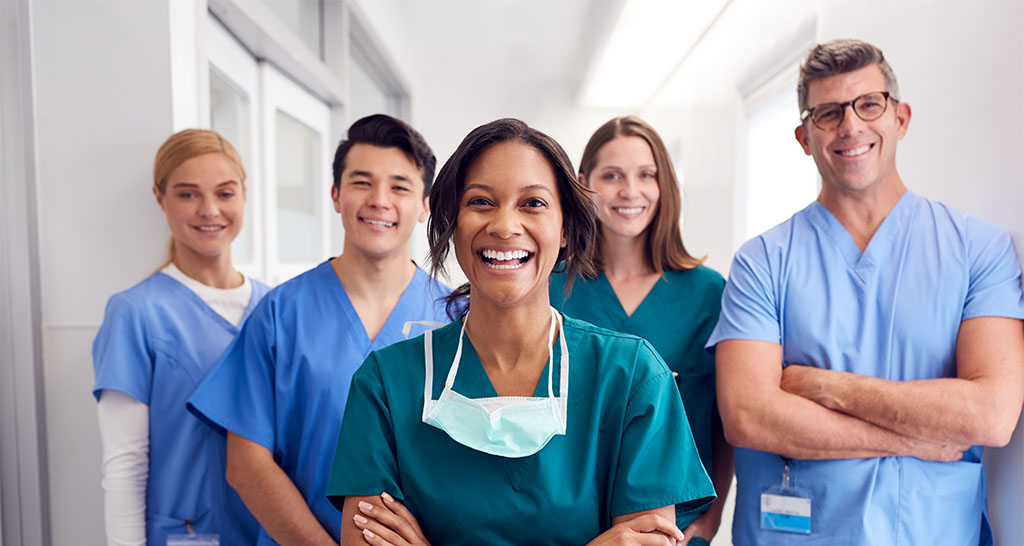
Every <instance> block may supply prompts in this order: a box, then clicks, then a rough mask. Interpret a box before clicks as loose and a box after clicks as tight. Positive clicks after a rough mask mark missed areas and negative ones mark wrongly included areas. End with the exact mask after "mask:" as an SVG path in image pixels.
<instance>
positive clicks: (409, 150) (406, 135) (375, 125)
mask: <svg viewBox="0 0 1024 546" xmlns="http://www.w3.org/2000/svg"><path fill="white" fill-rule="evenodd" d="M355 144H369V145H371V146H378V147H381V148H398V149H399V150H402V151H403V152H405V154H406V155H408V156H409V158H410V159H412V160H413V162H414V163H416V167H417V168H419V169H420V170H421V171H422V172H423V195H424V197H425V196H427V195H429V194H430V188H431V183H432V182H433V181H434V168H435V167H436V166H437V159H436V158H435V157H434V152H433V151H432V150H431V149H430V146H428V145H427V141H426V140H424V139H423V135H421V134H420V133H419V132H418V131H416V129H413V128H412V127H410V126H409V124H407V123H406V122H404V121H402V120H400V119H395V118H393V117H391V116H387V115H384V114H373V115H371V116H366V117H365V118H362V119H360V120H358V121H356V122H355V123H353V124H352V126H351V127H349V128H348V136H347V137H346V138H345V139H344V140H342V141H341V142H340V143H338V149H337V150H335V152H334V163H333V165H332V166H331V170H332V171H333V175H334V177H333V179H332V180H333V181H332V184H333V185H334V187H335V188H338V186H339V184H341V174H342V173H343V172H344V171H345V156H347V155H348V151H349V150H350V149H351V148H352V146H353V145H355Z"/></svg>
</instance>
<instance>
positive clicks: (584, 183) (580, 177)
mask: <svg viewBox="0 0 1024 546" xmlns="http://www.w3.org/2000/svg"><path fill="white" fill-rule="evenodd" d="M576 177H577V179H578V180H579V181H580V184H581V185H582V186H583V187H584V188H589V187H590V184H587V177H586V176H584V175H583V173H579V174H578V175H576Z"/></svg>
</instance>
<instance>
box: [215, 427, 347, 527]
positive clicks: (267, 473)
mask: <svg viewBox="0 0 1024 546" xmlns="http://www.w3.org/2000/svg"><path fill="white" fill-rule="evenodd" d="M227 459H228V472H227V479H228V482H229V483H230V484H231V486H232V487H234V488H235V490H236V491H238V495H239V496H240V497H242V501H244V502H245V506H246V507H247V508H248V509H249V511H250V512H252V514H253V515H254V516H255V517H256V519H257V520H259V522H260V525H262V526H263V528H264V529H265V530H266V531H267V533H268V534H269V535H270V537H271V538H273V539H274V540H275V541H276V542H277V543H278V544H281V545H282V546H289V545H302V546H306V545H313V546H331V545H334V546H336V543H335V542H334V539H333V538H331V535H330V534H329V533H328V532H327V531H326V530H325V529H324V528H323V526H322V525H320V522H319V520H317V519H316V516H314V515H313V512H312V511H311V510H310V509H309V506H308V505H307V504H306V500H305V499H304V498H303V497H302V494H301V493H300V492H299V490H298V488H296V487H295V484H294V483H292V481H291V479H289V478H288V475H287V474H285V473H284V471H283V470H281V467H280V466H278V465H277V463H276V462H275V461H274V459H273V457H272V456H271V454H270V452H269V451H268V450H267V449H266V448H264V447H263V446H260V445H258V444H255V443H253V442H250V441H249V440H246V439H245V438H242V437H241V436H238V435H236V434H233V433H230V432H229V433H228V450H227Z"/></svg>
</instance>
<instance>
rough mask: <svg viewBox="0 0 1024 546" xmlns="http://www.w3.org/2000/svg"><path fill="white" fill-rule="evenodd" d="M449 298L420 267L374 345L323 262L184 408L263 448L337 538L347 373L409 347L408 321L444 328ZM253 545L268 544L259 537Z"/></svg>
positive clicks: (280, 292)
mask: <svg viewBox="0 0 1024 546" xmlns="http://www.w3.org/2000/svg"><path fill="white" fill-rule="evenodd" d="M448 293H449V290H448V289H447V288H446V287H445V286H444V285H442V284H440V283H438V282H437V281H435V280H434V279H433V278H431V277H430V276H429V275H427V274H426V273H425V272H424V271H423V270H421V269H419V268H417V269H416V274H415V275H414V276H413V279H412V282H410V283H409V286H408V287H406V289H405V292H404V293H403V294H402V296H401V298H400V299H399V300H398V304H397V305H395V308H394V310H393V311H392V312H391V315H390V316H389V317H388V319H387V321H386V322H385V323H384V326H383V327H382V328H381V330H380V333H378V334H377V337H376V338H375V339H374V340H373V341H372V342H371V341H370V339H369V337H368V336H367V334H366V329H365V328H363V323H362V321H360V320H359V316H358V314H357V313H356V310H355V308H354V307H353V306H352V303H351V301H350V300H349V298H348V295H347V294H346V293H345V289H344V287H343V286H342V284H341V281H339V280H338V276H337V275H336V274H335V273H334V269H333V268H332V267H331V263H330V261H325V262H324V263H322V264H320V265H319V266H317V267H316V268H314V269H312V270H310V271H307V272H305V273H303V274H301V275H299V276H298V277H295V278H294V279H291V280H289V281H288V282H286V283H284V284H282V285H281V286H278V287H277V288H275V289H274V290H272V291H271V292H270V293H269V294H267V296H266V298H264V299H263V302H262V303H261V304H260V305H259V306H258V307H257V308H256V310H255V311H254V312H253V314H252V317H250V319H249V321H248V322H247V323H246V325H245V327H244V328H243V329H242V333H241V334H240V335H239V336H238V340H237V341H236V342H235V343H234V345H232V346H231V348H230V349H229V350H228V352H227V353H226V354H225V356H224V359H223V360H222V361H221V363H220V364H219V365H218V366H217V367H216V368H215V369H214V371H213V372H212V373H211V374H210V376H209V377H208V378H207V380H206V381H205V382H204V383H203V384H202V385H201V386H200V387H199V389H198V390H196V393H195V394H194V395H193V396H192V398H191V399H190V400H189V404H190V406H191V407H192V409H194V410H195V411H197V412H199V413H200V414H202V415H203V416H204V417H205V418H207V419H209V420H210V421H211V422H212V423H214V424H216V425H217V426H218V427H220V428H222V429H227V430H230V431H231V432H233V433H235V434H238V435H239V436H242V437H244V438H246V439H247V440H250V441H252V442H255V443H257V444H259V445H261V446H263V447H265V448H267V450H269V451H270V452H271V453H272V454H273V455H274V460H275V462H277V464H278V465H279V466H280V467H281V469H282V470H283V471H284V472H285V474H287V475H288V477H289V478H290V479H291V480H292V482H293V483H294V484H295V486H296V487H297V488H298V489H299V491H300V492H301V493H302V496H303V497H304V498H305V499H306V502H307V504H308V505H309V507H310V509H311V510H312V512H313V514H314V515H315V516H316V518H317V519H318V520H319V521H320V524H321V525H323V527H324V529H325V530H327V531H328V532H329V533H330V534H331V536H333V537H334V540H338V539H339V536H338V535H339V532H340V529H341V513H340V512H338V511H337V510H335V509H334V507H333V506H331V504H330V502H328V501H327V497H326V496H325V489H326V486H327V477H328V475H329V473H330V468H331V460H332V457H333V455H334V447H335V445H336V443H337V439H338V436H337V434H338V427H339V426H340V424H341V416H342V414H343V412H344V411H345V400H346V398H348V392H349V384H350V381H351V379H352V373H353V372H354V371H355V370H356V368H358V367H359V364H361V363H362V362H363V360H364V359H365V358H366V355H368V354H369V353H370V351H373V350H377V349H380V348H383V347H386V346H388V345H390V344H391V343H394V342H396V341H398V340H402V339H405V338H404V336H403V335H402V327H403V326H404V325H405V323H406V322H407V321H433V322H447V315H446V314H445V311H444V299H443V298H444V297H445V296H446V295H447V294H448ZM422 331H423V327H422V326H417V329H414V330H413V332H422ZM258 544H274V542H273V540H272V539H271V538H270V536H269V535H267V533H266V531H264V530H263V529H261V530H260V537H259V542H258Z"/></svg>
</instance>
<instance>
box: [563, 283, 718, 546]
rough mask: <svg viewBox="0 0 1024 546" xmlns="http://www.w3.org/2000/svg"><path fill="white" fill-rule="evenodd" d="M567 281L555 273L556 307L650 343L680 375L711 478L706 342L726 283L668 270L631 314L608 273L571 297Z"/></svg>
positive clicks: (711, 406)
mask: <svg viewBox="0 0 1024 546" xmlns="http://www.w3.org/2000/svg"><path fill="white" fill-rule="evenodd" d="M565 278H566V274H565V273H556V274H554V275H551V280H550V296H551V304H552V305H554V306H555V307H556V308H558V309H559V310H560V311H564V312H565V313H566V314H568V315H570V316H573V317H576V318H578V319H580V320H585V321H587V322H589V323H591V324H594V325H596V326H600V327H601V328H607V329H609V330H614V331H616V332H622V333H626V334H633V335H635V336H639V337H642V338H644V339H646V340H647V341H649V342H650V343H651V345H653V346H654V348H655V349H656V350H657V351H658V355H659V356H661V357H662V358H663V359H664V360H665V363H666V364H668V367H669V369H671V370H672V371H673V372H676V373H677V374H678V375H677V376H676V385H677V386H678V387H679V393H680V395H681V396H682V399H683V407H685V408H686V416H687V417H688V418H689V422H690V430H691V431H692V432H693V439H694V440H695V441H696V442H697V450H698V451H699V452H700V460H701V462H702V463H703V464H704V468H705V469H706V470H707V471H708V474H712V468H711V462H712V454H711V443H712V442H711V428H712V423H713V422H715V421H720V420H721V418H720V417H719V415H718V410H717V405H716V399H715V358H714V356H712V355H711V354H709V353H708V352H707V351H705V350H704V344H705V343H707V341H708V336H710V335H711V331H712V330H713V329H714V328H715V323H716V322H718V314H719V312H720V311H721V304H722V289H723V288H724V287H725V280H724V279H722V276H721V275H719V274H718V273H717V272H716V271H715V270H713V269H710V268H707V267H704V266H698V267H695V268H692V269H685V270H679V271H675V270H668V271H665V272H664V274H663V275H662V277H661V278H660V279H658V282H657V283H655V285H654V287H652V288H651V291H650V292H648V293H647V296H645V297H644V300H643V301H642V302H641V303H640V305H639V306H638V307H637V308H636V310H634V311H633V314H631V315H627V314H626V311H625V310H624V309H623V308H622V303H621V302H620V301H619V298H618V296H616V295H615V290H614V289H613V288H612V285H611V284H609V282H608V278H607V277H605V275H604V273H599V274H598V277H597V278H596V279H576V281H575V282H574V283H573V285H572V292H571V294H570V295H569V298H568V299H566V298H565V292H564V287H565ZM718 426H721V425H720V424H718ZM707 508H708V507H707V506H704V507H702V508H701V509H700V510H695V511H692V512H689V513H686V514H680V515H679V516H680V517H679V518H678V519H679V522H680V525H683V526H685V525H689V523H690V522H691V521H693V520H694V519H696V518H697V517H699V516H700V515H701V514H703V513H704V512H706V511H707ZM694 546H696V543H694Z"/></svg>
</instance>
